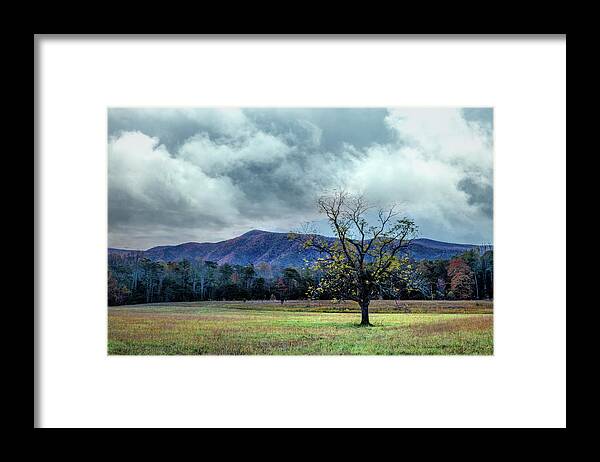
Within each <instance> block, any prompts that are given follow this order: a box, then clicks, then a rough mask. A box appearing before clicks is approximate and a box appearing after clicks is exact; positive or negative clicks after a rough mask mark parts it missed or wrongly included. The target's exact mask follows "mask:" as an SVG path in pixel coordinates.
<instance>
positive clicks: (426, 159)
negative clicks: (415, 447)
mask: <svg viewBox="0 0 600 462" xmlns="http://www.w3.org/2000/svg"><path fill="white" fill-rule="evenodd" d="M492 124H493V116H492V109H490V108H440V109H434V108H419V109H402V108H397V109H382V108H377V109H346V108H344V109H191V108H179V109H166V108H136V109H130V108H111V109H109V111H108V232H109V246H111V247H119V248H130V249H146V248H149V247H152V246H155V245H164V244H179V243H182V242H189V241H196V242H207V241H212V242H214V241H220V240H223V239H228V238H231V237H235V236H238V235H240V234H243V233H245V232H247V231H249V230H251V229H263V230H268V231H281V232H287V231H290V230H293V229H298V228H299V227H300V226H301V225H302V224H303V223H306V222H316V225H317V227H318V228H319V229H321V230H322V232H323V233H324V234H325V233H327V229H328V228H327V227H326V226H325V224H324V223H323V221H322V216H320V215H319V214H318V213H317V209H316V206H315V199H316V198H317V197H318V196H319V195H320V194H321V193H323V192H324V191H327V190H331V189H336V188H345V189H347V190H349V191H351V192H361V193H364V194H365V195H366V196H367V197H368V198H369V200H370V201H372V202H375V203H379V204H386V203H390V202H395V203H399V204H401V207H402V210H403V212H404V214H406V215H407V216H409V217H411V218H413V219H414V220H415V221H416V223H417V224H418V226H419V229H420V237H428V238H431V239H437V240H442V241H448V242H461V243H476V244H478V243H483V242H487V243H490V242H492V191H493V185H492V165H493V154H492V153H493V146H492V140H493V136H492V130H493V125H492Z"/></svg>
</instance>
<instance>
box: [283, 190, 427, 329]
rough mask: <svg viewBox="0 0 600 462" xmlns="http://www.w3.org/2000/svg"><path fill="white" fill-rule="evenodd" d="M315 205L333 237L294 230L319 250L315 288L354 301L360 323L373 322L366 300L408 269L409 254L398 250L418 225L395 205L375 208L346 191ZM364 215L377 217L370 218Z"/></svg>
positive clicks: (366, 324) (297, 235) (331, 195)
mask: <svg viewBox="0 0 600 462" xmlns="http://www.w3.org/2000/svg"><path fill="white" fill-rule="evenodd" d="M317 204H318V207H319V211H320V212H321V213H324V214H325V215H326V216H327V219H328V221H329V224H330V225H331V229H332V230H333V232H334V233H335V236H336V237H337V239H332V238H330V239H327V238H324V237H322V236H318V235H317V234H316V233H315V232H314V231H313V232H309V230H306V232H304V233H302V234H298V233H294V234H292V238H294V239H300V240H301V241H302V244H303V247H304V248H305V249H315V250H317V251H318V252H319V254H320V256H319V258H318V259H317V260H316V262H315V264H314V268H315V269H316V270H319V271H320V272H322V274H323V276H322V277H321V278H320V280H319V282H318V285H317V287H316V288H314V290H313V293H314V292H315V291H316V293H323V292H328V293H330V294H332V295H333V296H334V297H336V298H341V299H345V300H353V301H355V302H357V303H358V304H359V305H360V310H361V322H360V325H361V326H371V325H372V324H371V323H370V322H369V302H370V301H371V299H372V298H374V297H377V296H379V295H380V294H381V293H382V289H383V288H385V287H389V285H390V283H394V281H397V280H398V276H399V275H402V274H406V269H407V268H410V263H409V261H408V258H406V257H404V258H402V257H400V255H401V254H402V250H404V249H406V247H407V246H408V244H409V243H410V241H411V240H412V239H413V238H414V236H415V235H416V233H417V226H416V225H415V223H414V221H412V220H411V219H409V218H406V217H402V218H399V213H398V212H397V211H396V206H391V207H389V208H387V209H384V208H377V207H375V206H373V205H371V204H369V203H367V201H366V200H365V198H364V197H363V196H361V195H352V194H349V193H347V192H345V191H335V192H333V193H332V194H329V195H325V196H322V197H320V198H319V200H318V201H317ZM368 216H373V217H376V218H374V220H373V221H372V223H369V222H368V220H367V217H368Z"/></svg>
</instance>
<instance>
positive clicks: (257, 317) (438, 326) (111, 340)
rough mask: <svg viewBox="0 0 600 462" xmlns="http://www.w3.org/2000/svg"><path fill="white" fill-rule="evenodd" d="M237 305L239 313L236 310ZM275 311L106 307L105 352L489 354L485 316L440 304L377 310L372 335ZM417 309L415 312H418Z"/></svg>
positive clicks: (342, 318)
mask: <svg viewBox="0 0 600 462" xmlns="http://www.w3.org/2000/svg"><path fill="white" fill-rule="evenodd" d="M377 302H380V301H376V303H377ZM392 303H393V302H392ZM420 303H423V302H420ZM446 303H447V302H446ZM471 303H472V302H471ZM476 303H480V302H476ZM239 305H243V307H242V308H241V309H240V308H239ZM294 305H295V306H294ZM251 306H255V307H256V309H251V308H250V307H251ZM275 306H277V305H276V304H263V305H258V304H255V305H252V304H249V303H248V304H243V302H221V303H219V302H202V303H187V304H182V303H180V304H155V305H135V306H122V307H111V308H109V310H108V352H109V354H125V355H190V354H191V355H198V354H210V355H240V354H241V355H347V354H349V355H381V354H383V355H396V354H418V355H422V354H427V355H429V354H442V355H443V354H447V355H455V354H465V355H489V354H492V353H493V346H492V345H493V325H492V324H493V322H492V315H491V314H485V313H484V314H473V313H469V314H440V312H439V310H444V309H455V308H449V307H448V306H443V305H440V304H439V302H437V304H436V302H431V305H429V306H428V307H429V308H431V309H433V310H438V311H433V312H430V313H410V314H407V313H399V312H397V311H396V312H394V311H391V310H390V309H389V307H386V306H383V307H381V306H380V307H378V308H380V310H386V309H388V312H385V311H384V312H381V311H380V312H377V311H376V310H374V313H373V314H372V315H371V322H372V323H373V324H374V327H372V328H362V327H357V325H358V322H359V316H357V313H355V312H343V311H342V312H335V313H331V312H318V311H313V310H306V311H299V309H300V306H299V304H292V303H290V304H289V305H288V306H286V305H284V307H285V309H283V310H282V309H279V310H276V309H273V308H274V307H275ZM279 306H280V305H279ZM342 306H343V305H342ZM423 306H424V305H419V309H423ZM267 308H271V309H270V310H269V309H267ZM292 308H293V309H292ZM415 308H416V307H415ZM343 309H345V308H343ZM460 309H468V308H466V307H464V306H463V307H461V308H460ZM473 309H474V307H473ZM489 309H490V310H491V306H490V307H489Z"/></svg>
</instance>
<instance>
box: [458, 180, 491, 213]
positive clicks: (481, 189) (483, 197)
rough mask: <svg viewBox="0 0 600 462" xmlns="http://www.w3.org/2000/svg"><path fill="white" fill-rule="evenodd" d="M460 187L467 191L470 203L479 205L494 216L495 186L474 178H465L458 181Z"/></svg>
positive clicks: (484, 211)
mask: <svg viewBox="0 0 600 462" xmlns="http://www.w3.org/2000/svg"><path fill="white" fill-rule="evenodd" d="M457 186H458V189H460V190H461V191H464V192H465V193H467V195H468V196H469V197H468V199H467V200H468V203H469V204H471V205H475V206H477V207H479V208H480V209H481V210H482V211H483V213H485V215H486V216H488V217H490V218H492V214H493V206H494V197H493V188H492V187H491V186H490V185H488V184H485V183H480V182H478V181H475V180H474V179H473V178H468V177H467V178H463V179H462V180H460V181H459V182H458V185H457Z"/></svg>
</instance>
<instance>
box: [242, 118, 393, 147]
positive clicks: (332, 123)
mask: <svg viewBox="0 0 600 462" xmlns="http://www.w3.org/2000/svg"><path fill="white" fill-rule="evenodd" d="M244 112H245V113H246V114H247V115H248V116H249V117H251V118H252V119H253V120H254V122H255V123H256V125H257V126H258V127H259V128H261V129H263V130H265V131H269V132H273V133H277V134H281V135H284V136H285V134H296V133H298V128H299V127H300V129H302V127H303V124H302V122H308V123H310V124H313V125H314V126H315V127H318V129H319V130H320V131H321V140H320V146H321V148H322V149H323V150H325V151H332V152H338V151H340V150H341V149H343V147H344V145H345V144H351V145H353V146H354V147H356V148H357V149H362V148H365V147H367V146H369V145H371V144H373V143H387V142H390V141H392V139H393V133H392V131H391V130H390V129H389V127H388V126H387V125H386V124H385V117H386V116H387V115H388V112H387V109H382V108H365V109H354V108H314V109H312V108H311V109H302V108H300V109H245V110H244Z"/></svg>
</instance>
